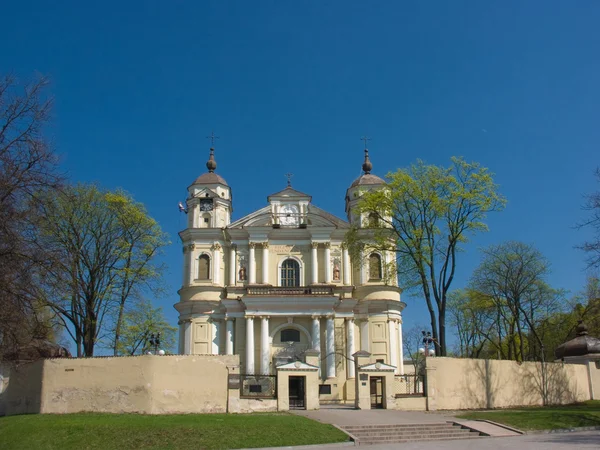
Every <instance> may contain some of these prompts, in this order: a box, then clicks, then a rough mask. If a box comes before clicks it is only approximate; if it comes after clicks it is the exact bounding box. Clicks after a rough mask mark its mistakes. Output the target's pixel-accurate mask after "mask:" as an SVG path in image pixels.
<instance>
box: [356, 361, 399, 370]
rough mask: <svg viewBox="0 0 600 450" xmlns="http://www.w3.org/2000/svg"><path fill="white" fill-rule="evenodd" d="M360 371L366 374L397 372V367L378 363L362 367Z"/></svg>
mask: <svg viewBox="0 0 600 450" xmlns="http://www.w3.org/2000/svg"><path fill="white" fill-rule="evenodd" d="M359 369H360V370H362V371H365V372H393V371H395V370H396V367H395V366H390V365H389V364H384V363H380V362H377V363H372V364H366V365H364V366H360V367H359Z"/></svg>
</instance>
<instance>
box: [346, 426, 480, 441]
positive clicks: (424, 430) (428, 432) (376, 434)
mask: <svg viewBox="0 0 600 450" xmlns="http://www.w3.org/2000/svg"><path fill="white" fill-rule="evenodd" d="M341 428H343V429H344V430H345V431H347V432H348V433H350V434H351V435H352V436H353V437H354V438H355V441H356V444H357V445H368V444H393V443H400V442H414V441H447V440H450V439H472V438H478V437H480V433H479V432H478V431H472V430H471V429H470V428H466V427H462V426H460V425H458V424H454V423H452V422H444V423H428V424H402V425H348V426H344V427H341Z"/></svg>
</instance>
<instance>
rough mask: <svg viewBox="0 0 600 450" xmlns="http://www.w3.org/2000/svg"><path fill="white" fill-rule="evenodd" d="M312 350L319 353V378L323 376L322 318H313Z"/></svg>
mask: <svg viewBox="0 0 600 450" xmlns="http://www.w3.org/2000/svg"><path fill="white" fill-rule="evenodd" d="M311 334H312V348H313V350H317V351H318V352H319V364H318V366H319V377H320V376H321V318H320V317H319V316H312V330H311Z"/></svg>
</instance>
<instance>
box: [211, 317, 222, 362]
mask: <svg viewBox="0 0 600 450" xmlns="http://www.w3.org/2000/svg"><path fill="white" fill-rule="evenodd" d="M220 351H221V321H220V320H214V319H213V320H212V354H213V355H218V354H219V353H220Z"/></svg>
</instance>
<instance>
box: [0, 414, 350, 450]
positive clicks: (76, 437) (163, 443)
mask: <svg viewBox="0 0 600 450" xmlns="http://www.w3.org/2000/svg"><path fill="white" fill-rule="evenodd" d="M347 440H348V437H347V436H346V435H345V434H344V433H342V432H341V431H340V430H338V429H337V428H335V427H333V426H331V425H327V424H322V423H319V422H315V421H313V420H310V419H307V418H305V417H301V416H296V415H292V414H285V413H273V414H269V413H261V414H239V415H235V414H197V415H196V414H187V415H164V416H154V415H153V416H150V415H137V414H91V413H90V414H65V415H55V414H44V415H41V414H38V415H23V416H10V417H0V448H1V449H3V450H4V449H6V450H8V449H65V450H66V449H113V448H114V449H117V448H118V449H139V448H143V449H188V448H194V449H225V448H241V447H274V446H288V445H308V444H324V443H330V442H343V441H347Z"/></svg>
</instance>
